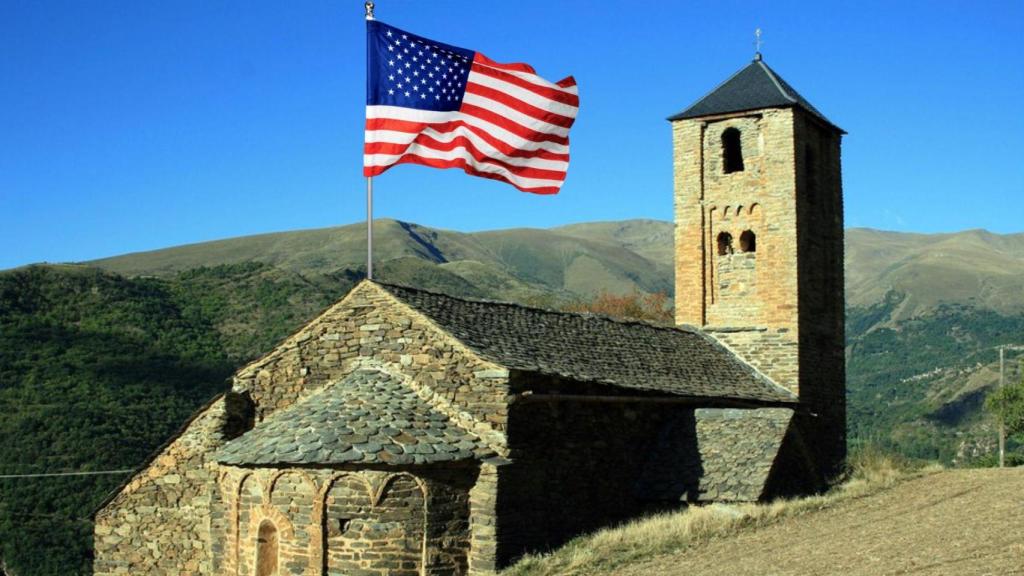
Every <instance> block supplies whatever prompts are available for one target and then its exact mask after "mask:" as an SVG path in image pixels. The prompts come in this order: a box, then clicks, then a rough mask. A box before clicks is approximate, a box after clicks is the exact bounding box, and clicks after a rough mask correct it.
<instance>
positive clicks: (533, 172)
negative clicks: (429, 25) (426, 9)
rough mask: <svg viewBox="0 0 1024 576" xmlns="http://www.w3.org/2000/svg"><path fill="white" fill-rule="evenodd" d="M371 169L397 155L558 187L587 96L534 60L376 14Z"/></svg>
mask: <svg viewBox="0 0 1024 576" xmlns="http://www.w3.org/2000/svg"><path fill="white" fill-rule="evenodd" d="M367 68H368V77H367V85H366V144H365V146H364V150H363V174H364V175H366V176H375V175H377V174H381V173H383V172H384V171H385V170H387V169H388V168H390V167H391V166H394V165H396V164H403V163H414V164H423V165H426V166H433V167H435V168H462V169H463V170H464V171H465V172H466V173H467V174H472V175H474V176H482V177H484V178H492V179H495V180H502V181H504V182H508V183H509V184H511V185H513V186H515V187H516V188H518V189H520V190H522V191H524V192H533V193H535V194H557V193H558V190H559V189H560V188H561V187H562V183H563V182H564V181H565V174H566V170H568V168H569V128H570V127H571V126H572V123H573V121H574V120H575V119H576V111H577V110H578V108H579V96H578V93H577V89H576V80H574V79H573V77H572V76H569V77H567V78H565V79H564V80H561V81H559V82H549V81H547V80H545V79H543V78H541V77H540V76H538V75H537V73H536V72H534V70H533V68H532V67H530V66H528V65H526V64H500V63H498V62H495V61H493V60H491V59H489V58H487V57H486V56H484V55H483V54H481V53H479V52H474V51H472V50H466V49H464V48H458V47H456V46H450V45H448V44H443V43H441V42H435V41H434V40H429V39H427V38H423V37H422V36H417V35H415V34H410V33H409V32H405V31H403V30H399V29H398V28H394V27H392V26H388V25H387V24H384V23H383V22H380V21H377V20H372V21H369V22H367Z"/></svg>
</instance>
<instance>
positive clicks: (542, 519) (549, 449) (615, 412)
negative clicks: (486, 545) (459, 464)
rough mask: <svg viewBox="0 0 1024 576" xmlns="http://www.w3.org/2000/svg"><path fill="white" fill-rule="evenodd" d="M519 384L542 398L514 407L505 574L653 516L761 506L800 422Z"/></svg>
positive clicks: (546, 380)
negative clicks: (685, 508) (713, 505)
mask: <svg viewBox="0 0 1024 576" xmlns="http://www.w3.org/2000/svg"><path fill="white" fill-rule="evenodd" d="M510 384H511V386H512V389H513V390H514V391H517V392H522V391H525V390H530V391H532V392H534V393H533V394H530V395H526V396H523V400H521V401H517V402H515V403H514V404H513V405H512V408H511V410H510V420H509V432H508V433H509V460H510V462H509V463H508V464H505V465H502V466H498V467H497V474H498V486H497V489H496V494H497V502H496V506H495V508H496V511H497V518H496V520H497V525H496V526H495V532H496V536H497V551H496V555H495V557H496V560H497V563H498V567H504V566H506V565H508V564H510V563H511V562H513V561H514V560H515V559H516V558H518V557H520V556H521V555H522V554H524V553H526V552H532V551H542V550H547V549H549V548H551V547H555V546H559V545H561V544H563V543H565V542H566V541H568V540H569V539H571V538H573V537H575V536H577V535H579V534H581V533H585V532H589V531H592V530H596V529H598V528H601V527H604V526H609V525H613V524H616V523H619V522H622V521H625V520H628V519H631V518H635V517H637V516H639V515H642V514H645V513H648V512H651V511H656V510H664V509H666V508H675V507H679V506H682V505H685V504H686V503H689V502H699V501H708V500H712V499H721V500H737V501H740V500H742V501H750V500H757V499H759V498H761V497H762V496H763V495H764V487H765V484H766V483H767V481H768V476H769V470H770V469H771V468H772V465H773V464H774V461H775V454H776V452H777V451H778V450H779V448H780V445H781V443H782V438H783V436H784V435H785V432H786V430H787V425H788V423H789V420H790V414H791V411H790V410H789V409H764V410H721V409H712V410H707V409H701V410H697V411H696V413H697V414H700V416H699V417H695V408H694V406H692V405H689V404H687V403H685V401H683V400H682V399H679V398H671V397H665V396H660V395H651V396H649V397H646V398H642V397H637V395H635V394H631V395H628V396H619V397H617V395H618V394H620V392H618V391H616V390H614V389H612V388H608V387H601V386H596V385H592V384H591V385H588V384H583V383H579V382H572V381H567V380H563V379H558V378H550V377H539V376H536V375H530V374H520V373H513V374H512V380H511V382H510ZM552 394H554V395H556V396H553V397H551V396H549V398H557V399H546V398H545V396H547V395H552ZM573 394H575V395H577V396H576V397H575V398H573V397H571V395H573Z"/></svg>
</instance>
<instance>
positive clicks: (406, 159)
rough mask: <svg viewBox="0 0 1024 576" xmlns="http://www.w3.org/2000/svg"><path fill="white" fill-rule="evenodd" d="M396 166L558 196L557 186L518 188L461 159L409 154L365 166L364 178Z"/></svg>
mask: <svg viewBox="0 0 1024 576" xmlns="http://www.w3.org/2000/svg"><path fill="white" fill-rule="evenodd" d="M398 164H422V165H423V166H430V167H432V168H462V170H463V171H464V172H465V173H466V174H469V175H471V176H480V177H481V178H489V179H491V180H500V181H502V182H505V183H508V184H511V185H512V186H514V187H515V188H517V189H518V190H522V191H523V192H530V193H532V194H558V190H559V187H558V186H541V187H537V188H525V187H523V186H519V185H518V184H516V183H515V182H512V181H511V180H509V179H508V178H506V177H504V176H502V175H501V174H494V173H493V172H481V171H479V170H477V169H476V168H473V167H472V166H470V165H469V164H468V163H467V161H466V160H465V159H463V158H456V159H454V160H438V159H436V158H424V157H422V156H416V155H414V154H409V155H407V156H403V157H401V158H399V159H398V160H397V161H396V162H395V163H394V164H391V165H388V166H366V167H364V168H363V175H364V176H378V175H380V174H383V173H384V172H386V171H387V169H388V168H391V166H397V165H398Z"/></svg>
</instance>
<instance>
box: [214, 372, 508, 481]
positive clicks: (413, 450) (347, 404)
mask: <svg viewBox="0 0 1024 576" xmlns="http://www.w3.org/2000/svg"><path fill="white" fill-rule="evenodd" d="M430 424H436V425H437V426H434V427H431V426H430ZM493 455H494V453H493V451H492V450H490V448H488V447H487V445H486V444H485V443H484V442H483V441H482V440H480V438H478V437H477V436H476V435H474V434H472V433H471V432H468V431H467V430H465V429H463V428H461V427H459V426H458V425H456V424H455V423H453V422H451V421H450V420H449V419H448V418H447V417H446V416H445V415H443V414H441V413H439V412H437V411H436V410H434V409H433V408H432V407H431V406H430V405H429V404H427V403H426V402H425V401H423V400H422V399H421V398H420V397H419V396H417V395H416V393H415V392H413V390H412V389H410V388H409V387H407V386H406V385H405V384H403V383H402V382H401V381H399V380H398V379H396V378H395V377H394V376H392V375H389V374H386V373H384V372H380V371H377V370H365V369H364V370H358V371H356V372H353V373H352V374H350V375H348V376H347V377H345V378H344V379H342V380H340V381H338V382H333V383H330V384H327V385H326V386H324V387H323V388H322V389H320V390H318V391H316V392H313V393H311V394H309V395H308V396H306V397H305V398H302V399H300V400H299V401H298V402H297V403H296V404H293V405H292V406H289V407H288V408H284V409H282V410H278V411H277V412H274V413H273V414H271V415H270V416H269V417H267V419H266V420H264V421H263V422H261V423H259V424H257V425H256V427H255V428H253V429H252V430H250V431H248V432H246V433H245V434H243V435H242V436H239V437H238V438H236V439H234V440H232V441H230V442H228V443H227V444H225V445H224V446H223V447H222V448H221V449H220V450H219V451H218V452H217V454H216V456H215V457H216V459H217V461H219V462H221V463H223V464H233V465H241V464H250V465H269V464H298V465H302V464H341V463H360V464H367V463H376V462H387V463H388V464H393V465H399V464H424V463H432V462H443V461H454V460H464V459H470V458H474V459H483V458H488V457H490V456H493Z"/></svg>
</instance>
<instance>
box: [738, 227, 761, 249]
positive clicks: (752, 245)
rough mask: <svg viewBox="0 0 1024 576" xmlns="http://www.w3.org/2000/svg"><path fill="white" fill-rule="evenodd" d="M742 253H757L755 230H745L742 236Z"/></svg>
mask: <svg viewBox="0 0 1024 576" xmlns="http://www.w3.org/2000/svg"><path fill="white" fill-rule="evenodd" d="M740 251H741V252H757V235H756V234H754V231H753V230H744V231H743V233H742V234H740Z"/></svg>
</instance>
